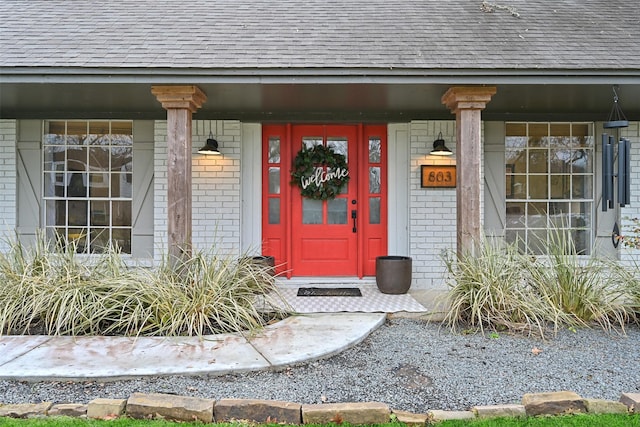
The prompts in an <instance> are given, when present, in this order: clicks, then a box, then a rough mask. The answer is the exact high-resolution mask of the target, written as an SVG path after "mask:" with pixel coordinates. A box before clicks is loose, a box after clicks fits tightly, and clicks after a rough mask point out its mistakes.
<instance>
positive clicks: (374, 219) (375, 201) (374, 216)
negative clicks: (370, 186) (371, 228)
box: [369, 197, 380, 224]
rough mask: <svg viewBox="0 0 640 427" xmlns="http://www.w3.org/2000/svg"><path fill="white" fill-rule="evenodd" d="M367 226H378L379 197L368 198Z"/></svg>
mask: <svg viewBox="0 0 640 427" xmlns="http://www.w3.org/2000/svg"><path fill="white" fill-rule="evenodd" d="M369 224H380V197H371V198H369Z"/></svg>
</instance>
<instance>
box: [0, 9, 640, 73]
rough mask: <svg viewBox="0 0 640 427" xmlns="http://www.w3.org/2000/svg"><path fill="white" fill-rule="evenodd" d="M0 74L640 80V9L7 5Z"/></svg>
mask: <svg viewBox="0 0 640 427" xmlns="http://www.w3.org/2000/svg"><path fill="white" fill-rule="evenodd" d="M515 15H518V16H515ZM0 67H3V69H4V70H5V71H6V70H7V69H8V68H13V67H74V68H79V69H93V68H112V67H126V68H170V69H175V68H180V69H190V70H197V69H205V68H214V69H266V68H274V69H287V68H289V69H291V68H292V69H300V68H314V69H320V68H326V69H338V70H339V69H384V70H397V69H400V70H402V69H405V70H406V69H412V70H434V69H441V70H446V69H454V70H455V69H470V70H488V69H505V70H522V69H532V70H566V69H568V70H578V71H587V72H593V71H598V70H636V71H637V70H640V7H638V0H497V1H495V2H487V1H485V2H483V1H481V0H304V1H300V0H191V1H171V0H122V1H108V0H100V1H97V0H86V1H80V0H78V1H69V0H16V1H11V0H0Z"/></svg>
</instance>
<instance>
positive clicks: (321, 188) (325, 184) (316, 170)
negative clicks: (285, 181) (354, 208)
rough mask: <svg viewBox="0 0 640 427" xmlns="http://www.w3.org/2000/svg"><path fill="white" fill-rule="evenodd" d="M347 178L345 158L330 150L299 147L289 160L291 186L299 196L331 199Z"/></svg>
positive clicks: (319, 147) (315, 146)
mask: <svg viewBox="0 0 640 427" xmlns="http://www.w3.org/2000/svg"><path fill="white" fill-rule="evenodd" d="M349 179H350V177H349V168H348V166H347V159H346V157H345V156H344V155H342V154H340V153H336V152H335V151H333V150H332V149H331V148H330V147H325V146H324V145H314V146H312V147H303V148H302V150H300V151H299V152H298V155H297V156H296V158H295V159H294V160H293V170H292V171H291V183H292V184H294V185H297V186H298V187H299V188H300V193H301V194H302V196H303V197H307V198H309V199H315V200H330V199H334V198H335V197H336V196H337V195H338V194H340V191H341V190H342V188H343V187H344V186H345V185H346V184H347V183H348V182H349Z"/></svg>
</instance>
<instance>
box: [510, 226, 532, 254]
mask: <svg viewBox="0 0 640 427" xmlns="http://www.w3.org/2000/svg"><path fill="white" fill-rule="evenodd" d="M505 240H506V241H507V243H509V244H514V243H517V244H518V249H519V250H520V252H525V251H526V250H527V232H526V230H524V229H511V230H509V229H508V230H507V231H506V233H505Z"/></svg>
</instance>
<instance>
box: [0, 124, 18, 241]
mask: <svg viewBox="0 0 640 427" xmlns="http://www.w3.org/2000/svg"><path fill="white" fill-rule="evenodd" d="M16 138H17V125H16V121H15V120H0V218H2V220H1V222H0V230H1V231H0V235H1V236H2V237H3V239H1V240H0V250H5V249H6V243H7V242H6V239H4V237H5V236H13V233H14V230H15V227H16V175H17V170H16Z"/></svg>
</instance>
